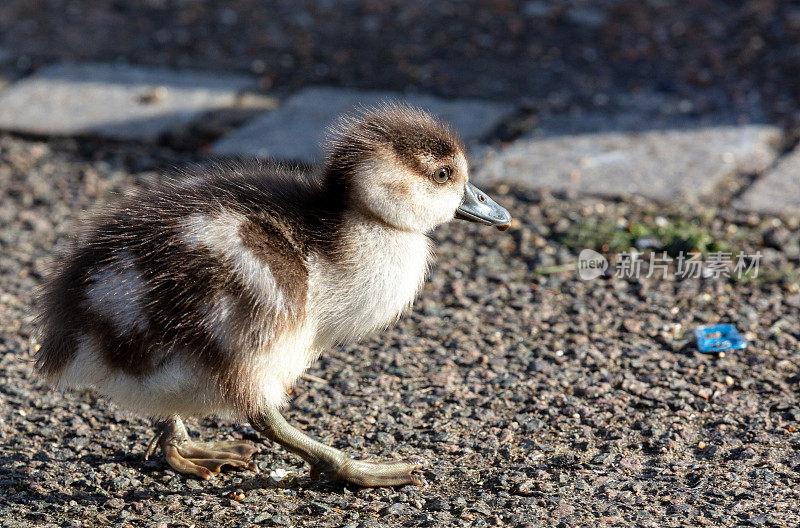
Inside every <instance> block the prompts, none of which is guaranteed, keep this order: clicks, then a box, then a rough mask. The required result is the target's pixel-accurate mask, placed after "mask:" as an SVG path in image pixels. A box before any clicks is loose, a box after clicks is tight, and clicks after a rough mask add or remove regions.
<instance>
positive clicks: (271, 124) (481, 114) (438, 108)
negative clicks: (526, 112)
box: [213, 87, 514, 162]
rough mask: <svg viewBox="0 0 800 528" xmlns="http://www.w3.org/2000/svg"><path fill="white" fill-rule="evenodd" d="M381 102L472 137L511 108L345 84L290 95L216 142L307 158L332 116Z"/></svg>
mask: <svg viewBox="0 0 800 528" xmlns="http://www.w3.org/2000/svg"><path fill="white" fill-rule="evenodd" d="M385 101H395V102H408V103H411V104H413V105H416V106H419V107H422V108H424V109H426V110H428V111H429V112H431V113H433V114H435V115H437V116H439V117H440V118H442V119H443V120H445V121H447V122H448V123H450V124H451V125H452V126H453V127H454V128H455V129H456V130H457V131H458V132H459V133H460V134H461V135H462V137H463V138H464V140H465V141H467V142H471V141H475V140H477V139H479V138H480V137H482V136H484V135H485V134H487V133H489V132H491V131H492V129H494V128H495V127H496V126H497V125H498V124H499V123H500V122H501V120H502V119H504V118H505V117H507V116H508V115H510V114H511V112H513V111H514V107H513V106H512V105H509V104H505V103H496V102H488V101H480V100H475V99H458V100H444V99H439V98H436V97H431V96H422V95H403V94H399V93H395V92H375V91H361V90H350V89H344V88H325V87H315V88H306V89H304V90H301V91H300V92H298V93H297V94H295V95H293V96H292V97H290V98H288V99H287V100H286V101H285V102H284V104H283V105H282V106H281V107H280V108H279V109H278V110H276V111H274V112H270V113H267V114H264V115H263V116H261V117H259V118H256V119H255V120H254V121H252V122H251V123H250V124H248V125H245V126H244V127H242V128H240V129H238V130H235V131H233V132H232V133H231V134H229V135H227V136H225V137H223V138H222V139H220V140H219V141H218V142H217V143H216V144H215V145H214V149H213V150H214V152H216V153H217V154H225V155H246V156H260V157H274V158H280V159H291V160H299V161H306V162H311V161H315V160H317V159H319V158H320V156H321V153H322V152H321V149H320V144H321V143H322V142H323V141H324V138H325V130H326V129H327V127H328V126H330V125H332V124H334V123H335V121H336V118H337V117H338V116H339V115H341V114H343V113H347V112H351V111H352V110H354V109H355V108H357V107H358V106H359V105H364V106H370V105H375V104H379V103H381V102H385Z"/></svg>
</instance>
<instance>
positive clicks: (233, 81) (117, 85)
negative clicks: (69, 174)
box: [0, 64, 255, 140]
mask: <svg viewBox="0 0 800 528" xmlns="http://www.w3.org/2000/svg"><path fill="white" fill-rule="evenodd" d="M254 87H255V80H254V79H252V78H250V77H246V76H239V75H220V74H215V73H214V74H212V73H203V72H191V71H174V70H168V69H162V68H151V67H143V66H124V65H107V64H82V65H71V64H59V65H54V66H49V67H46V68H44V69H42V70H40V71H39V72H37V73H36V74H34V75H32V76H31V77H28V78H25V79H22V80H20V81H18V82H16V83H13V84H12V85H11V86H9V87H8V88H7V89H6V90H5V91H4V92H3V93H2V94H1V95H0V128H2V129H7V130H13V131H17V132H25V133H33V134H42V135H97V136H101V137H108V138H113V139H126V140H153V139H155V138H157V137H158V136H159V135H160V134H163V133H164V132H167V131H170V130H174V129H175V128H178V127H181V126H183V125H185V124H187V123H188V122H190V121H192V120H193V119H196V118H197V117H198V116H199V115H201V114H202V113H203V112H206V111H209V110H214V109H218V108H221V107H225V106H229V105H231V104H233V103H234V102H235V101H236V96H237V94H238V93H239V92H240V91H241V90H244V89H248V88H254Z"/></svg>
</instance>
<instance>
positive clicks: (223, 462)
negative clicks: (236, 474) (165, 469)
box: [145, 415, 258, 480]
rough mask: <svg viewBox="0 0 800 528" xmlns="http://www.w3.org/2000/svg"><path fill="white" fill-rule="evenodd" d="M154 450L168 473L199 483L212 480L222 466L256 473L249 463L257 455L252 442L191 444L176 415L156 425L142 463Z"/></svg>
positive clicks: (254, 466) (253, 466) (252, 463)
mask: <svg viewBox="0 0 800 528" xmlns="http://www.w3.org/2000/svg"><path fill="white" fill-rule="evenodd" d="M157 447H160V448H161V450H162V451H163V452H164V456H165V457H166V459H167V464H169V465H170V467H172V469H174V470H175V471H177V472H179V473H184V474H187V475H195V476H197V477H199V478H201V479H203V480H208V479H210V478H212V477H213V476H214V475H215V474H216V473H219V472H220V471H221V470H222V468H223V467H225V466H229V467H231V468H233V469H249V470H254V471H255V470H257V468H256V465H255V463H254V462H253V461H252V460H250V458H251V457H252V455H253V454H254V453H255V452H256V451H258V449H256V447H255V445H254V444H253V443H252V442H250V441H249V440H233V441H222V442H193V441H192V440H191V439H190V438H189V433H188V432H187V431H186V427H185V426H184V425H183V421H182V420H181V418H180V416H178V415H175V416H173V417H172V418H170V419H169V420H165V421H164V422H162V423H161V424H160V426H159V429H158V432H157V433H156V435H155V436H154V437H153V439H152V440H151V441H150V443H149V444H148V446H147V453H146V454H145V460H147V459H148V458H150V456H152V455H153V454H154V453H155V451H156V448H157Z"/></svg>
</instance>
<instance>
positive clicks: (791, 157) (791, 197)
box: [734, 148, 800, 215]
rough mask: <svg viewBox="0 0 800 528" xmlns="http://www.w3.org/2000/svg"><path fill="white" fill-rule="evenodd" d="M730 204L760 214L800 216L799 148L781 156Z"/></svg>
mask: <svg viewBox="0 0 800 528" xmlns="http://www.w3.org/2000/svg"><path fill="white" fill-rule="evenodd" d="M734 206H735V207H737V208H739V209H744V210H748V211H757V212H761V213H775V214H792V215H800V149H798V148H795V149H794V150H793V151H792V152H790V153H789V154H787V155H786V156H784V157H783V158H782V159H780V160H779V161H778V163H776V164H775V166H774V167H773V168H771V169H770V170H769V171H768V172H767V173H766V174H764V175H763V176H762V177H761V178H759V179H758V180H756V182H755V183H754V184H753V185H752V186H751V187H750V188H749V189H747V191H745V192H744V194H742V196H741V198H740V199H739V200H737V201H736V202H734Z"/></svg>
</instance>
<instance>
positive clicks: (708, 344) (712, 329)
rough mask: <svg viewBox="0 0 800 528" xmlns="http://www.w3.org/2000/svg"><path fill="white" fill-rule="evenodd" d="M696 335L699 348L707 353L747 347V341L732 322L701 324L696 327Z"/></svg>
mask: <svg viewBox="0 0 800 528" xmlns="http://www.w3.org/2000/svg"><path fill="white" fill-rule="evenodd" d="M694 335H695V337H696V338H697V349H698V350H700V352H703V353H705V354H713V353H714V352H724V351H726V350H741V349H743V348H747V341H745V340H744V339H743V338H742V336H741V335H739V332H737V331H736V328H734V326H733V325H732V324H716V325H709V326H699V327H697V328H695V329H694Z"/></svg>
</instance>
